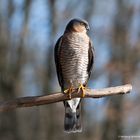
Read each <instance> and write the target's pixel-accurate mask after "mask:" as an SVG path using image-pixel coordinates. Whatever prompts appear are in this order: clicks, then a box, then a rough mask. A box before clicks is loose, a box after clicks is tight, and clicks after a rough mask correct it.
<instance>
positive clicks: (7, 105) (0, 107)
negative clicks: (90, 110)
mask: <svg viewBox="0 0 140 140" xmlns="http://www.w3.org/2000/svg"><path fill="white" fill-rule="evenodd" d="M131 90H132V85H130V84H127V85H122V86H117V87H109V88H104V89H89V88H88V89H86V94H85V97H84V98H101V97H106V96H112V95H119V94H126V93H130V91H131ZM76 97H81V94H80V93H77V92H76V91H74V92H73V93H72V95H71V98H76ZM68 99H69V97H68V96H67V95H66V94H63V93H61V92H57V93H52V94H50V95H42V96H31V97H21V98H16V99H13V100H9V101H2V102H0V112H2V111H8V110H12V109H15V108H18V107H31V106H39V105H45V104H51V103H56V102H61V101H64V100H68Z"/></svg>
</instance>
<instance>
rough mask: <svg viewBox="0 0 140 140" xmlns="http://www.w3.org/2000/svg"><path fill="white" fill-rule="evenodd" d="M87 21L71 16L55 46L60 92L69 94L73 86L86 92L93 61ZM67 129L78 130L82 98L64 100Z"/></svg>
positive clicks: (65, 126)
mask: <svg viewBox="0 0 140 140" xmlns="http://www.w3.org/2000/svg"><path fill="white" fill-rule="evenodd" d="M88 30H89V24H88V22H87V21H85V20H82V19H72V20H71V21H70V22H69V23H68V24H67V26H66V29H65V31H64V34H63V35H62V36H61V37H60V38H59V39H58V41H57V43H56V45H55V51H54V56H55V64H56V70H57V76H58V81H59V84H60V86H61V90H62V92H63V93H64V94H65V93H68V95H69V96H70V95H71V93H72V91H73V89H77V92H80V91H81V92H82V95H81V97H83V96H84V94H85V88H86V85H87V82H88V80H89V77H90V74H91V69H92V66H93V61H94V50H93V46H92V43H91V41H90V38H89V36H88V35H87V31H88ZM64 106H65V119H64V130H65V131H66V132H81V131H82V127H81V114H80V113H81V98H73V99H70V100H68V101H64Z"/></svg>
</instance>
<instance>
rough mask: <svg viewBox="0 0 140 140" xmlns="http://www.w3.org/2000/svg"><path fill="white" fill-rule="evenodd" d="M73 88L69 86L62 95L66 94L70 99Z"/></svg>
mask: <svg viewBox="0 0 140 140" xmlns="http://www.w3.org/2000/svg"><path fill="white" fill-rule="evenodd" d="M73 91H74V88H73V87H72V86H71V87H70V88H68V89H66V90H64V93H66V94H68V97H69V99H71V94H72V93H73Z"/></svg>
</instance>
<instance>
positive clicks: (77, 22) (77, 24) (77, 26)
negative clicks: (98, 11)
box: [65, 19, 90, 33]
mask: <svg viewBox="0 0 140 140" xmlns="http://www.w3.org/2000/svg"><path fill="white" fill-rule="evenodd" d="M89 29H90V28H89V24H88V22H87V21H85V20H83V19H72V20H71V21H70V22H69V23H68V24H67V26H66V30H65V32H69V31H70V32H85V33H86V32H87V31H88V30H89Z"/></svg>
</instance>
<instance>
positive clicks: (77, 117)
mask: <svg viewBox="0 0 140 140" xmlns="http://www.w3.org/2000/svg"><path fill="white" fill-rule="evenodd" d="M80 113H81V107H80V102H79V103H78V105H77V107H76V110H75V111H74V110H73V109H72V108H71V107H70V105H69V103H68V102H67V101H65V120H64V131H66V132H67V133H75V132H82V126H81V114H80Z"/></svg>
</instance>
